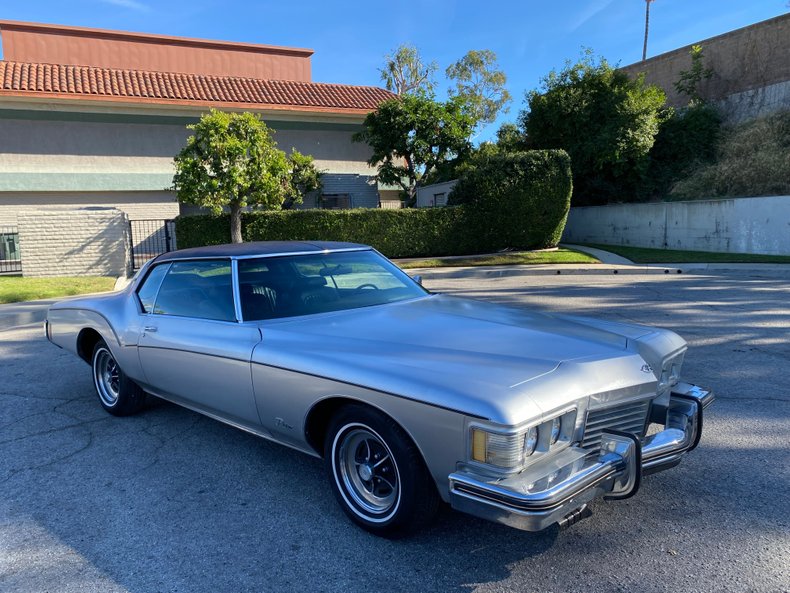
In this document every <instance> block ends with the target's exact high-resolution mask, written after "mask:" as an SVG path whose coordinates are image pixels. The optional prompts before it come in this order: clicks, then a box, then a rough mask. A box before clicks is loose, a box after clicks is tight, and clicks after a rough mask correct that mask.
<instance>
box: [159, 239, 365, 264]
mask: <svg viewBox="0 0 790 593" xmlns="http://www.w3.org/2000/svg"><path fill="white" fill-rule="evenodd" d="M348 249H370V247H369V246H367V245H361V244H360V243H342V242H340V241H309V242H308V241H256V242H251V243H229V244H227V245H210V246H208V247H192V248H191V249H179V250H178V251H169V252H168V253H163V254H162V255H160V256H159V257H157V258H156V260H155V261H157V262H163V261H173V260H182V259H205V258H212V257H254V256H256V255H259V256H262V257H265V256H272V255H285V254H287V253H321V252H324V251H345V250H348Z"/></svg>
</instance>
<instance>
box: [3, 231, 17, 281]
mask: <svg viewBox="0 0 790 593" xmlns="http://www.w3.org/2000/svg"><path fill="white" fill-rule="evenodd" d="M21 272H22V256H21V254H20V252H19V231H18V230H17V228H16V227H15V226H0V274H19V273H21Z"/></svg>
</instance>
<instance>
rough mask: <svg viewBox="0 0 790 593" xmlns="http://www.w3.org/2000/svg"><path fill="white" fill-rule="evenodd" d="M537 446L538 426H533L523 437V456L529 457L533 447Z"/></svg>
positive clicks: (533, 449)
mask: <svg viewBox="0 0 790 593" xmlns="http://www.w3.org/2000/svg"><path fill="white" fill-rule="evenodd" d="M537 446H538V427H537V426H533V427H531V428H530V429H529V430H528V431H527V434H526V436H525V437H524V456H525V457H529V456H530V455H532V454H533V453H534V452H535V447H537Z"/></svg>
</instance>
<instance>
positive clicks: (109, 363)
mask: <svg viewBox="0 0 790 593" xmlns="http://www.w3.org/2000/svg"><path fill="white" fill-rule="evenodd" d="M120 372H121V370H120V369H119V368H118V363H116V362H115V359H114V358H113V357H112V354H110V351H109V350H107V349H106V348H101V349H99V350H98V351H97V352H96V355H95V356H94V357H93V383H94V385H95V386H96V392H97V393H98V394H99V399H101V401H102V403H103V404H104V405H105V406H107V407H108V408H111V407H113V406H114V405H115V404H117V403H118V397H119V396H120V393H121V376H120Z"/></svg>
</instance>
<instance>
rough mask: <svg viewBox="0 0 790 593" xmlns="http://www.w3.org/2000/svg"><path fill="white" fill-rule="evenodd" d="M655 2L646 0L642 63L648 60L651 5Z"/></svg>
mask: <svg viewBox="0 0 790 593" xmlns="http://www.w3.org/2000/svg"><path fill="white" fill-rule="evenodd" d="M651 2H655V0H645V44H644V45H643V46H642V61H643V62H644V61H645V60H646V59H647V31H648V27H649V26H650V3H651Z"/></svg>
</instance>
